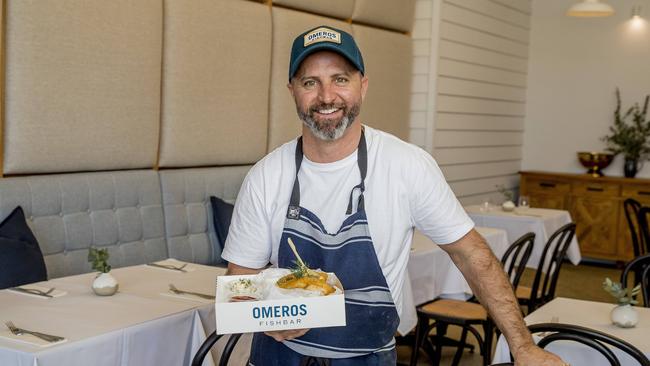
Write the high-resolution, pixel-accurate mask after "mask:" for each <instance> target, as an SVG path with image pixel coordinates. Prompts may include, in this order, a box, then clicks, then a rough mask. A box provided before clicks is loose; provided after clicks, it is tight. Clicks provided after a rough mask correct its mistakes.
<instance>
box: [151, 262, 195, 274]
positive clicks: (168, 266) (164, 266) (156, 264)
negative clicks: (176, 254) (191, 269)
mask: <svg viewBox="0 0 650 366" xmlns="http://www.w3.org/2000/svg"><path fill="white" fill-rule="evenodd" d="M147 265H148V266H151V267H156V268H164V269H171V270H172V271H179V272H187V270H185V269H183V267H184V266H183V267H174V266H172V265H168V264H158V263H147Z"/></svg>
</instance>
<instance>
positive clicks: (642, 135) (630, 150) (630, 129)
mask: <svg viewBox="0 0 650 366" xmlns="http://www.w3.org/2000/svg"><path fill="white" fill-rule="evenodd" d="M649 102H650V95H646V97H645V101H644V103H643V108H642V107H641V106H640V105H639V104H638V103H634V105H633V106H631V107H630V108H628V109H627V111H625V113H622V112H621V93H620V91H619V90H618V88H616V110H615V111H614V125H613V126H610V127H609V132H610V133H611V134H610V135H606V136H603V137H602V138H601V140H602V141H604V142H605V143H606V144H607V147H606V149H605V150H607V151H608V152H611V153H613V154H615V155H618V154H623V155H624V156H625V158H627V159H634V160H647V159H648V158H649V157H650V120H649V119H647V115H648V103H649ZM630 118H631V119H632V120H631V121H628V120H629V119H630Z"/></svg>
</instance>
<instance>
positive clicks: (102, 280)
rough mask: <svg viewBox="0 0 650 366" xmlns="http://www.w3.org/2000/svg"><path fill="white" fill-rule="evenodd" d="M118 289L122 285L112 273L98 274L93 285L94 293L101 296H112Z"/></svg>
mask: <svg viewBox="0 0 650 366" xmlns="http://www.w3.org/2000/svg"><path fill="white" fill-rule="evenodd" d="M118 287H120V285H119V284H118V283H117V280H116V279H115V277H113V276H112V275H111V274H110V273H100V274H98V275H97V277H95V280H94V281H93V285H92V288H93V291H94V292H95V294H97V295H99V296H111V295H113V294H115V293H116V292H117V288H118Z"/></svg>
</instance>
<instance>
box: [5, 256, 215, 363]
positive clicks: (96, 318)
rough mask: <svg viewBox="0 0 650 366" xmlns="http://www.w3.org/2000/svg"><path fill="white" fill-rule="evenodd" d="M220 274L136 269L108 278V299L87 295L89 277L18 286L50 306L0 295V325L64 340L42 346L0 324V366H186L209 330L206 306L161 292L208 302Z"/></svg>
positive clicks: (195, 268) (191, 267)
mask: <svg viewBox="0 0 650 366" xmlns="http://www.w3.org/2000/svg"><path fill="white" fill-rule="evenodd" d="M159 263H160V262H159ZM168 263H175V262H168ZM172 267H176V266H172ZM176 268H178V267H176ZM224 273H225V268H219V267H211V266H204V265H200V264H193V263H190V264H187V265H186V266H185V267H184V268H183V270H182V271H181V270H173V269H165V268H160V267H154V266H149V265H137V266H131V267H123V268H116V269H113V270H112V271H111V274H112V275H113V276H114V277H115V278H116V279H117V281H118V282H119V290H118V292H117V293H116V294H115V295H113V296H98V295H95V294H94V293H93V290H92V289H91V284H92V282H93V279H94V278H95V276H96V275H97V273H86V274H81V275H75V276H69V277H62V278H55V279H51V280H49V281H45V282H39V283H35V284H30V285H25V286H22V287H23V288H28V289H30V288H31V289H34V288H35V289H48V288H55V290H53V292H51V293H50V295H53V297H51V298H48V297H44V296H40V295H33V294H27V293H22V292H17V291H13V290H10V289H5V290H0V321H2V322H3V323H4V322H6V321H11V322H13V323H14V324H15V325H16V326H18V327H21V328H25V329H28V330H32V331H38V332H42V333H47V334H51V335H56V336H60V337H64V338H65V340H64V341H62V342H54V343H49V342H46V341H43V340H41V339H39V338H36V337H34V336H31V335H21V336H17V335H14V334H12V333H11V332H10V331H9V329H7V328H6V327H5V326H4V324H0V325H2V327H0V365H7V366H9V365H10V366H14V365H15V366H50V365H51V366H60V365H66V366H77V365H84V366H85V365H93V366H104V365H105V366H109V365H110V366H113V365H188V364H189V363H190V361H191V358H192V357H193V355H194V354H195V352H196V351H197V350H198V348H199V347H200V345H201V344H202V343H203V341H204V340H205V338H206V335H207V334H209V333H211V332H212V331H213V330H214V329H215V317H214V300H210V299H204V298H201V297H198V296H192V295H186V294H174V293H172V292H171V291H170V289H169V285H170V284H173V285H174V286H175V287H176V288H177V289H180V290H182V291H192V292H197V293H200V294H205V295H212V296H214V294H215V290H216V286H215V281H216V277H217V276H218V275H222V274H224ZM204 365H206V366H207V365H213V362H212V359H211V358H210V357H208V358H206V362H205V363H204Z"/></svg>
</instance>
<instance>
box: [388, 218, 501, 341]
mask: <svg viewBox="0 0 650 366" xmlns="http://www.w3.org/2000/svg"><path fill="white" fill-rule="evenodd" d="M475 229H476V231H478V233H479V234H481V235H482V236H483V237H484V238H485V239H486V241H487V243H488V246H489V247H490V249H492V252H493V253H494V254H495V256H496V257H497V258H501V256H502V255H503V253H505V251H506V250H507V249H508V245H509V242H508V239H507V235H506V232H505V231H504V230H502V229H496V228H489V227H480V226H479V227H475ZM471 296H472V290H471V289H470V287H469V284H468V283H467V281H465V278H464V277H463V274H462V273H461V272H460V271H459V270H458V268H457V267H456V265H455V264H454V263H453V262H452V261H451V258H450V257H449V255H448V254H447V253H446V252H445V251H444V250H442V249H441V248H440V246H439V245H437V244H435V243H434V242H433V241H431V239H429V238H428V237H426V236H425V235H424V234H422V233H421V232H419V231H418V230H415V231H414V233H413V241H412V243H411V253H410V255H409V262H408V266H407V273H406V279H405V281H404V285H403V288H402V298H403V302H402V315H401V317H400V324H399V327H398V328H397V331H398V333H399V334H400V335H406V334H408V333H409V332H410V331H411V330H413V329H414V328H415V326H416V325H417V314H416V310H415V308H416V306H417V305H420V304H423V303H425V302H428V301H431V300H434V299H436V298H438V297H441V298H452V299H459V300H467V299H469V298H470V297H471Z"/></svg>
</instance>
